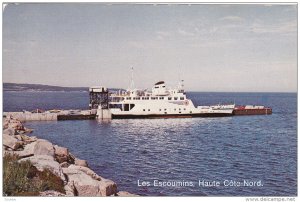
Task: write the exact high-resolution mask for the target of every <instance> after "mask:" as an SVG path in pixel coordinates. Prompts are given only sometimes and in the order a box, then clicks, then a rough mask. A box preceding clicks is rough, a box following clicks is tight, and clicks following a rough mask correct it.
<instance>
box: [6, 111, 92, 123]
mask: <svg viewBox="0 0 300 202" xmlns="http://www.w3.org/2000/svg"><path fill="white" fill-rule="evenodd" d="M96 112H97V111H96V110H49V111H43V112H41V111H38V110H36V111H34V112H29V111H23V112H4V113H3V116H4V117H9V116H12V117H14V118H16V119H18V120H20V121H62V120H90V119H96Z"/></svg>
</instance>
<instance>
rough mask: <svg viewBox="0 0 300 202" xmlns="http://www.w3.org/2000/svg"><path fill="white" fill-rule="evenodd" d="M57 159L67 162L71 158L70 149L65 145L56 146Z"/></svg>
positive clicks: (60, 161)
mask: <svg viewBox="0 0 300 202" xmlns="http://www.w3.org/2000/svg"><path fill="white" fill-rule="evenodd" d="M54 153H55V159H56V161H58V162H59V163H63V162H67V161H68V159H69V150H68V149H67V148H65V147H59V146H57V145H55V146H54Z"/></svg>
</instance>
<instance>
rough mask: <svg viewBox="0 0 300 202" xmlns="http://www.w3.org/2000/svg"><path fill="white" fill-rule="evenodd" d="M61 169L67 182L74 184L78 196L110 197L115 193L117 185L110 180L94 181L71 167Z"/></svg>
mask: <svg viewBox="0 0 300 202" xmlns="http://www.w3.org/2000/svg"><path fill="white" fill-rule="evenodd" d="M62 169H63V173H64V174H66V175H67V176H68V181H69V182H73V183H74V187H75V189H76V193H77V195H78V196H110V195H114V194H116V193H117V185H116V184H115V183H114V182H113V181H111V180H106V179H104V178H102V179H101V180H100V181H99V180H95V179H93V178H92V177H91V176H90V175H88V174H86V173H85V172H84V171H82V170H79V169H77V167H76V166H74V167H72V165H71V166H69V167H68V168H62Z"/></svg>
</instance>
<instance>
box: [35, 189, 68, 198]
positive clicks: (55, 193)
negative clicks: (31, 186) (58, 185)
mask: <svg viewBox="0 0 300 202" xmlns="http://www.w3.org/2000/svg"><path fill="white" fill-rule="evenodd" d="M39 195H40V196H54V197H57V196H66V195H65V194H63V193H60V192H58V191H53V190H47V191H43V192H40V194H39Z"/></svg>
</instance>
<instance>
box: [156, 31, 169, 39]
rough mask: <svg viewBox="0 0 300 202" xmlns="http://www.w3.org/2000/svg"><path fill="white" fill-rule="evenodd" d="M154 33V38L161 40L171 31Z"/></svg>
mask: <svg viewBox="0 0 300 202" xmlns="http://www.w3.org/2000/svg"><path fill="white" fill-rule="evenodd" d="M155 34H156V38H157V39H159V40H163V39H165V38H167V37H170V36H171V33H170V32H167V31H157V32H156V33H155Z"/></svg>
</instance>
